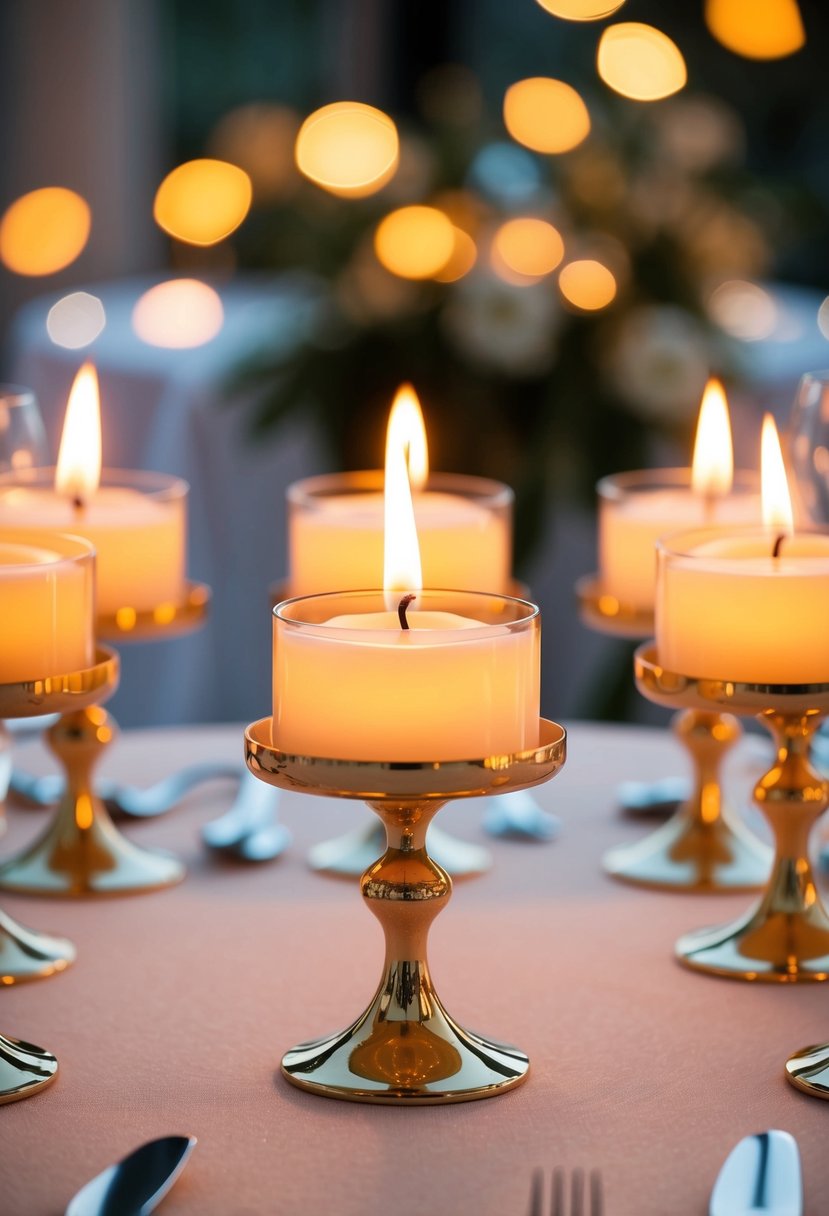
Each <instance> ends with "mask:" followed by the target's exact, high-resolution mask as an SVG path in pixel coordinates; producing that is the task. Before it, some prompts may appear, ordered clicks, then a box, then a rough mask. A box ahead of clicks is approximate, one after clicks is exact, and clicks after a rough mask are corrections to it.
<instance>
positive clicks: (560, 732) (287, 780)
mask: <svg viewBox="0 0 829 1216" xmlns="http://www.w3.org/2000/svg"><path fill="white" fill-rule="evenodd" d="M272 731H273V718H270V717H268V718H260V719H259V721H258V722H253V723H252V724H251V725H250V726H248V728H247V730H246V731H245V762H246V763H247V765H248V768H249V769H250V770H251V772H253V773H254V774H255V775H256V776H257V777H260V778H261V779H262V780H263V781H267V782H269V783H270V784H271V785H279V786H282V787H283V788H287V789H294V790H300V791H302V792H304V793H311V794H320V795H323V796H325V797H329V798H332V797H333V798H355V799H361V800H362V801H363V802H379V801H384V800H399V799H401V798H406V799H408V800H416V801H418V802H420V801H436V802H446V801H448V800H449V799H455V798H480V797H483V796H485V795H487V794H496V793H498V791H499V789H501V788H503V789H507V788H508V789H511V790H512V789H521V788H522V787H524V786H531V785H536V784H538V783H539V782H542V781H547V780H548V779H549V778H550V777H552V776H553V775H554V774H555V773H556V772H558V770H559V769H560V768H561V766H562V765H563V764H564V761H565V758H566V755H567V732H566V731H565V729H564V727H563V726H559V724H558V723H557V722H551V721H549V720H548V719H547V718H541V719H539V739H540V742H539V745H538V747H534V748H529V749H527V750H526V751H521V752H514V753H512V754H505V755H500V756H485V757H483V758H481V759H475V760H432V761H413V760H412V761H405V762H397V761H391V760H334V759H329V758H326V757H323V756H302V755H293V754H291V753H290V752H284V751H281V750H280V749H279V748H278V747H275V746H274V744H273V743H272V742H271V740H272Z"/></svg>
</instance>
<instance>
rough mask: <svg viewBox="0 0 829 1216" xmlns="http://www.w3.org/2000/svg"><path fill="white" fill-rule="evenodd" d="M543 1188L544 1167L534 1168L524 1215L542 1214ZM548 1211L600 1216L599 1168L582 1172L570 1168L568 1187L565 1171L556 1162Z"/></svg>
mask: <svg viewBox="0 0 829 1216" xmlns="http://www.w3.org/2000/svg"><path fill="white" fill-rule="evenodd" d="M544 1190H545V1187H544V1171H543V1170H536V1171H535V1173H534V1174H533V1180H532V1189H531V1191H530V1210H529V1213H528V1216H545V1208H544ZM568 1196H569V1206H568ZM549 1214H550V1216H603V1214H604V1197H603V1192H602V1176H601V1173H600V1172H599V1170H590V1172H589V1173H588V1174H585V1172H584V1170H580V1169H575V1170H573V1172H572V1174H571V1175H570V1185H569V1187H568V1186H567V1171H566V1170H563V1169H562V1168H561V1167H560V1166H559V1167H557V1168H556V1169H554V1170H553V1180H552V1188H551V1193H550V1207H549Z"/></svg>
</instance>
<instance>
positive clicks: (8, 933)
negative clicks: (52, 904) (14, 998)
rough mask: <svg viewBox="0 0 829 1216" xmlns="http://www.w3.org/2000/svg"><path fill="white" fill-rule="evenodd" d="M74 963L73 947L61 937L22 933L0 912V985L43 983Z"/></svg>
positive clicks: (21, 928) (22, 929)
mask: <svg viewBox="0 0 829 1216" xmlns="http://www.w3.org/2000/svg"><path fill="white" fill-rule="evenodd" d="M74 961H75V947H74V946H73V945H72V943H71V942H70V941H67V940H66V938H65V937H51V936H50V935H49V934H48V933H36V932H35V931H34V929H25V928H24V927H23V925H18V924H17V922H16V921H14V920H12V918H11V917H10V916H7V915H6V913H5V912H3V911H0V984H1V985H3V986H4V987H10V986H11V985H12V984H22V983H23V982H24V981H26V980H38V979H46V978H47V976H50V975H55V974H56V973H57V972H59V971H65V970H66V968H67V967H68V966H69V964H70V963H73V962H74Z"/></svg>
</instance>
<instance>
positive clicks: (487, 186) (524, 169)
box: [469, 143, 541, 207]
mask: <svg viewBox="0 0 829 1216" xmlns="http://www.w3.org/2000/svg"><path fill="white" fill-rule="evenodd" d="M469 178H470V183H471V184H472V185H473V186H476V187H477V188H478V190H480V191H481V193H482V194H483V195H484V196H485V197H486V198H487V199H488V200H489V201H490V202H493V203H496V204H498V205H499V206H503V207H512V206H516V205H520V204H521V203H527V202H529V201H530V200H531V199H532V198H534V197H535V195H536V194H537V193H538V191H539V189H540V188H541V173H540V171H539V167H538V162H537V161H536V159H535V157H533V156H530V154H529V152H527V151H526V150H525V149H524V148H517V147H516V146H515V144H507V143H497V144H487V145H486V146H485V147H483V148H481V150H480V152H479V153H478V154H477V156H476V157H475V159H474V160H473V162H472V166H471V168H470V171H469Z"/></svg>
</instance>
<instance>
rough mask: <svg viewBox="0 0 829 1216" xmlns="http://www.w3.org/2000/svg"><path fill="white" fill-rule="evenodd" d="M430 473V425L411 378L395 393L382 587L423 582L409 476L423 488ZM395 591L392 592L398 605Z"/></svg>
mask: <svg viewBox="0 0 829 1216" xmlns="http://www.w3.org/2000/svg"><path fill="white" fill-rule="evenodd" d="M428 475H429V458H428V453H427V449H426V429H425V427H424V425H423V415H422V413H421V410H420V403H419V401H418V399H417V397H416V395H415V392H414V389H413V388H412V387H411V385H409V384H404V385H401V387H400V388H399V389H398V392H397V396H396V397H395V399H394V404H393V406H392V410H391V414H390V415H389V425H388V429H387V431H386V473H385V493H384V525H385V532H384V552H383V590H384V591H386V592H400V591H419V590H420V589H421V587H422V586H423V574H422V572H421V565H420V546H419V544H418V540H417V526H416V524H415V515H414V504H413V502H412V490H411V484H410V479H411V482H414V484H415V487H416V488H417V489H420V488H421V487H422V486H423V485H424V484H425V482H426V478H427V477H428ZM396 599H397V597H396V596H393V597H391V598H389V597H388V596H387V600H388V601H389V606H390V607H394V606H395V604H396Z"/></svg>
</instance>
